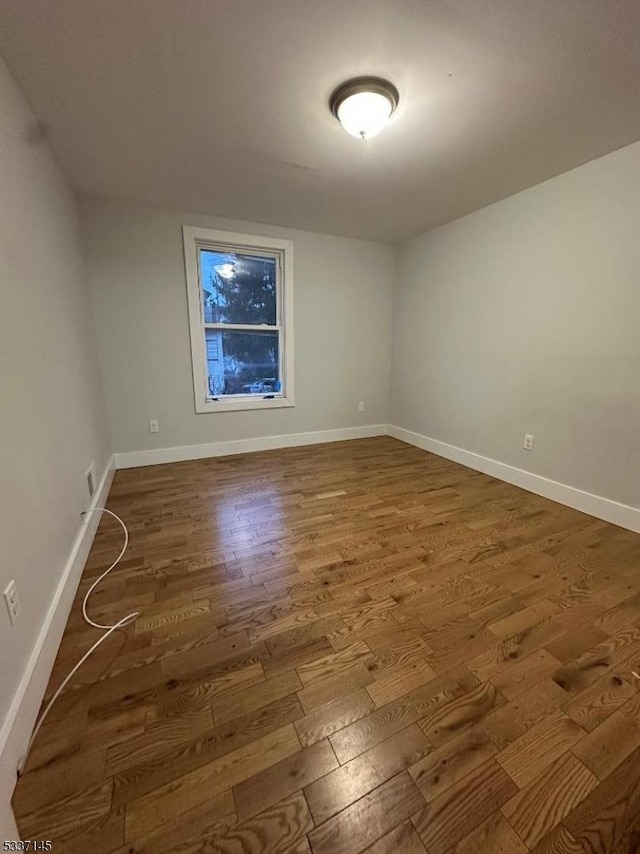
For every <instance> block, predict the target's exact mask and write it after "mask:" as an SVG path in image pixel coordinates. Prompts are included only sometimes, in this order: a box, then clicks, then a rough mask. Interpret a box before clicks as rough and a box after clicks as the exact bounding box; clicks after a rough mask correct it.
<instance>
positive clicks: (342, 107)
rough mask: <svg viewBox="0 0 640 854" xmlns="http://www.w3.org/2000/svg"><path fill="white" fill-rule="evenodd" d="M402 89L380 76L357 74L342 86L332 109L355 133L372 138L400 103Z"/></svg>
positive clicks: (336, 93) (332, 104)
mask: <svg viewBox="0 0 640 854" xmlns="http://www.w3.org/2000/svg"><path fill="white" fill-rule="evenodd" d="M398 99H399V96H398V90H397V89H396V87H395V86H394V85H393V84H392V83H389V82H388V81H387V80H382V79H381V78H379V77H357V78H355V79H354V80H348V81H347V82H346V83H343V84H342V86H339V87H338V88H337V89H336V90H335V92H334V93H333V95H332V96H331V99H330V101H329V106H330V108H331V112H332V113H333V115H334V116H335V117H336V118H337V119H338V121H339V122H340V123H341V125H342V127H343V128H344V129H345V130H346V132H347V133H349V134H351V136H355V137H357V138H358V139H371V137H372V136H375V135H376V134H377V133H379V132H380V131H381V130H382V128H383V127H384V125H385V123H386V122H387V120H388V119H389V118H390V116H391V114H392V113H393V111H394V110H395V108H396V107H397V106H398Z"/></svg>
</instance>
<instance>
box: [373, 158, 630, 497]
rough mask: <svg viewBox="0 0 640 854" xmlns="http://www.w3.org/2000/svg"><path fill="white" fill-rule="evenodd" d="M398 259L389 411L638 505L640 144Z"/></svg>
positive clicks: (397, 419) (433, 432) (422, 242)
mask: <svg viewBox="0 0 640 854" xmlns="http://www.w3.org/2000/svg"><path fill="white" fill-rule="evenodd" d="M398 265H399V266H398V274H397V288H396V293H395V302H394V332H393V360H392V378H391V402H390V419H389V420H390V423H392V424H394V425H397V426H399V427H403V428H405V429H408V430H413V431H415V432H417V433H421V434H423V435H426V436H428V437H430V438H432V439H438V440H440V441H442V442H446V443H449V444H452V445H456V446H458V447H460V448H464V449H465V450H468V451H472V452H475V453H478V454H482V455H484V456H488V457H492V458H494V459H496V460H499V461H501V462H504V463H507V464H510V465H513V466H517V467H519V468H523V469H526V470H528V471H531V472H534V473H535V474H540V475H543V476H545V477H548V478H551V479H553V480H557V481H560V482H562V483H566V484H568V485H570V486H574V487H577V488H580V489H583V490H586V491H588V492H592V493H595V494H597V495H601V496H603V497H606V498H611V499H615V500H617V501H620V502H622V503H627V504H630V505H632V506H635V507H638V506H640V143H637V144H634V145H632V146H629V147H627V148H624V149H622V150H620V151H617V152H615V153H613V154H610V155H607V156H606V157H602V158H600V159H599V160H595V161H592V162H591V163H588V164H586V165H584V166H581V167H579V168H578V169H575V170H573V171H572V172H568V173H566V174H564V175H561V176H560V177H557V178H554V179H552V180H550V181H547V182H545V183H544V184H540V185H538V186H537V187H533V188H532V189H529V190H526V191H524V192H522V193H520V194H518V195H516V196H512V197H511V198H509V199H506V200H505V201H502V202H499V203H497V204H495V205H492V206H490V207H488V208H484V209H483V210H481V211H478V212H477V213H474V214H471V215H469V216H467V217H464V218H463V219H460V220H457V221H456V222H453V223H450V224H448V225H445V226H443V227H441V228H439V229H437V230H435V231H431V232H429V233H427V234H425V235H422V236H420V237H416V238H414V239H412V240H410V241H407V242H406V243H404V244H403V245H402V246H401V247H400V250H399V257H398ZM525 433H533V434H534V435H535V437H536V438H535V448H534V450H533V452H527V451H525V450H523V448H522V441H523V437H524V434H525Z"/></svg>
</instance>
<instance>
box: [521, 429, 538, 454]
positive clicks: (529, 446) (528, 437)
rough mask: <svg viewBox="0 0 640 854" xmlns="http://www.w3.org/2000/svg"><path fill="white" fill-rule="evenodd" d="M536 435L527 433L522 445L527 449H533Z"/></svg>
mask: <svg viewBox="0 0 640 854" xmlns="http://www.w3.org/2000/svg"><path fill="white" fill-rule="evenodd" d="M535 438H536V437H535V436H532V435H531V433H526V434H525V437H524V442H523V443H522V447H523V448H524V449H525V451H533V443H534V441H535Z"/></svg>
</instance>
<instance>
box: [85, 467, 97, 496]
mask: <svg viewBox="0 0 640 854" xmlns="http://www.w3.org/2000/svg"><path fill="white" fill-rule="evenodd" d="M86 478H87V489H88V490H89V498H93V493H94V492H95V491H96V464H95V463H91V465H90V466H89V468H88V469H87V473H86Z"/></svg>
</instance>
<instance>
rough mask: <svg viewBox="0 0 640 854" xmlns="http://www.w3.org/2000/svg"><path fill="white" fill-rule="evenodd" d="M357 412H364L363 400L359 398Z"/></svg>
mask: <svg viewBox="0 0 640 854" xmlns="http://www.w3.org/2000/svg"><path fill="white" fill-rule="evenodd" d="M358 412H364V400H361V401H360V403H359V404H358Z"/></svg>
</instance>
